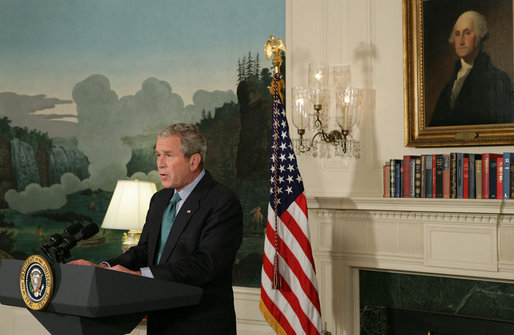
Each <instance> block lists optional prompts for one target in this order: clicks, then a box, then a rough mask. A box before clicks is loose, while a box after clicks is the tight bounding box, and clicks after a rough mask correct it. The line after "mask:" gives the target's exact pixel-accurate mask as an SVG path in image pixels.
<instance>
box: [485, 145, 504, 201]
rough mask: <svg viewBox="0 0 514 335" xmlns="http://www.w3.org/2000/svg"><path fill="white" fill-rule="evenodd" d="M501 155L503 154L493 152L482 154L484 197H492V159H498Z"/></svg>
mask: <svg viewBox="0 0 514 335" xmlns="http://www.w3.org/2000/svg"><path fill="white" fill-rule="evenodd" d="M500 156H502V155H500V154H491V153H485V154H482V199H489V198H490V196H489V195H490V194H489V193H490V192H489V191H490V187H489V186H490V183H489V170H490V168H489V166H490V163H491V160H497V159H498V158H499V157H500Z"/></svg>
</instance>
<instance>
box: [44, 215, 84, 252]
mask: <svg viewBox="0 0 514 335" xmlns="http://www.w3.org/2000/svg"><path fill="white" fill-rule="evenodd" d="M81 228H82V224H81V223H80V222H77V223H74V224H72V225H71V226H69V227H66V228H65V229H64V231H63V233H62V234H53V235H52V236H50V239H49V240H48V241H47V242H46V243H44V244H43V245H42V246H41V250H43V251H44V252H45V254H46V255H47V256H48V257H49V258H50V259H51V260H52V261H53V258H52V255H51V254H50V248H53V247H56V246H58V245H59V244H61V243H62V242H63V240H64V237H63V236H66V235H73V234H76V233H77V232H78V231H79V230H80V229H81Z"/></svg>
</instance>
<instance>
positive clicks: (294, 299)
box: [263, 260, 316, 334]
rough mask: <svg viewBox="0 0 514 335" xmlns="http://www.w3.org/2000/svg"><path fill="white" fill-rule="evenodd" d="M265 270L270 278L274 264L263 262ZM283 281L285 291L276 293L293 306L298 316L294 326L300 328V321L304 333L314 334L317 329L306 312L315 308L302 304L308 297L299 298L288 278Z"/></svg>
mask: <svg viewBox="0 0 514 335" xmlns="http://www.w3.org/2000/svg"><path fill="white" fill-rule="evenodd" d="M263 268H264V269H265V272H266V274H267V275H268V276H269V273H270V272H271V273H272V272H273V264H272V263H270V262H269V260H268V261H264V262H263ZM268 278H269V277H268ZM282 279H283V282H282V285H284V287H283V289H282V290H280V291H278V290H275V291H277V294H280V295H281V296H282V297H283V298H285V299H286V300H287V302H288V303H289V306H291V307H292V308H293V311H294V313H295V314H296V315H294V316H295V318H294V319H293V320H294V321H295V322H294V323H293V325H294V324H296V325H297V327H300V325H299V324H298V321H299V323H300V324H301V328H302V331H303V332H305V333H306V334H312V330H313V329H315V328H316V327H315V326H314V325H313V323H312V322H311V320H310V319H309V318H308V317H307V315H306V312H305V311H310V310H311V308H313V306H312V305H310V306H305V303H302V302H304V300H305V298H306V297H305V296H304V295H303V296H302V295H300V296H298V295H297V294H295V290H294V289H292V288H291V287H290V286H289V282H288V281H287V278H282ZM290 279H291V280H293V279H294V278H290ZM270 283H271V281H270ZM272 294H273V293H272ZM300 298H301V299H300ZM280 316H284V317H286V318H288V319H289V318H291V317H292V315H291V314H288V315H287V316H286V315H284V314H282V313H281V315H279V317H280Z"/></svg>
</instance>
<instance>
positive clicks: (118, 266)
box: [107, 265, 141, 276]
mask: <svg viewBox="0 0 514 335" xmlns="http://www.w3.org/2000/svg"><path fill="white" fill-rule="evenodd" d="M107 269H109V270H113V271H118V272H125V273H130V274H132V275H136V276H141V271H132V270H129V269H127V268H126V267H124V266H121V265H115V266H111V267H110V268H107Z"/></svg>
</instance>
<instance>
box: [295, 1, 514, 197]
mask: <svg viewBox="0 0 514 335" xmlns="http://www.w3.org/2000/svg"><path fill="white" fill-rule="evenodd" d="M402 14H403V13H402V0H317V1H313V0H287V6H286V15H287V19H286V22H287V24H286V31H287V36H286V47H287V49H288V55H287V61H288V62H287V66H288V69H287V83H286V84H287V87H288V88H291V87H294V86H305V85H306V84H307V66H308V63H311V62H312V63H316V62H324V63H329V64H338V63H343V64H350V65H351V67H352V84H353V85H354V86H357V87H360V88H367V89H372V90H374V94H375V97H376V99H375V103H374V107H373V106H372V107H371V108H368V109H367V110H366V111H365V114H364V115H363V122H362V124H361V157H360V159H357V160H348V159H347V160H341V159H338V158H332V159H313V158H307V157H305V156H300V157H299V168H300V172H301V174H302V177H303V179H304V185H305V191H306V193H307V195H309V196H318V195H325V196H366V197H375V196H381V194H382V186H381V183H382V176H381V173H382V165H383V163H384V161H385V160H388V159H390V158H401V157H402V156H403V155H406V154H416V155H420V154H427V153H449V152H450V151H452V148H425V149H418V148H411V147H405V146H404V124H403V122H404V105H403V104H404V100H403V55H404V52H403V21H402V20H403V16H402ZM287 105H288V106H291V104H290V103H288V104H287ZM290 113H291V112H290V110H288V115H290ZM332 129H333V128H332ZM290 133H291V137H298V136H297V135H296V129H295V128H294V126H293V125H292V123H291V122H290ZM506 149H507V147H506V146H504V147H470V148H466V147H460V148H459V149H458V150H459V151H468V152H477V153H481V152H503V151H506ZM509 150H512V146H510V147H509ZM453 151H456V149H455V148H453Z"/></svg>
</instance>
